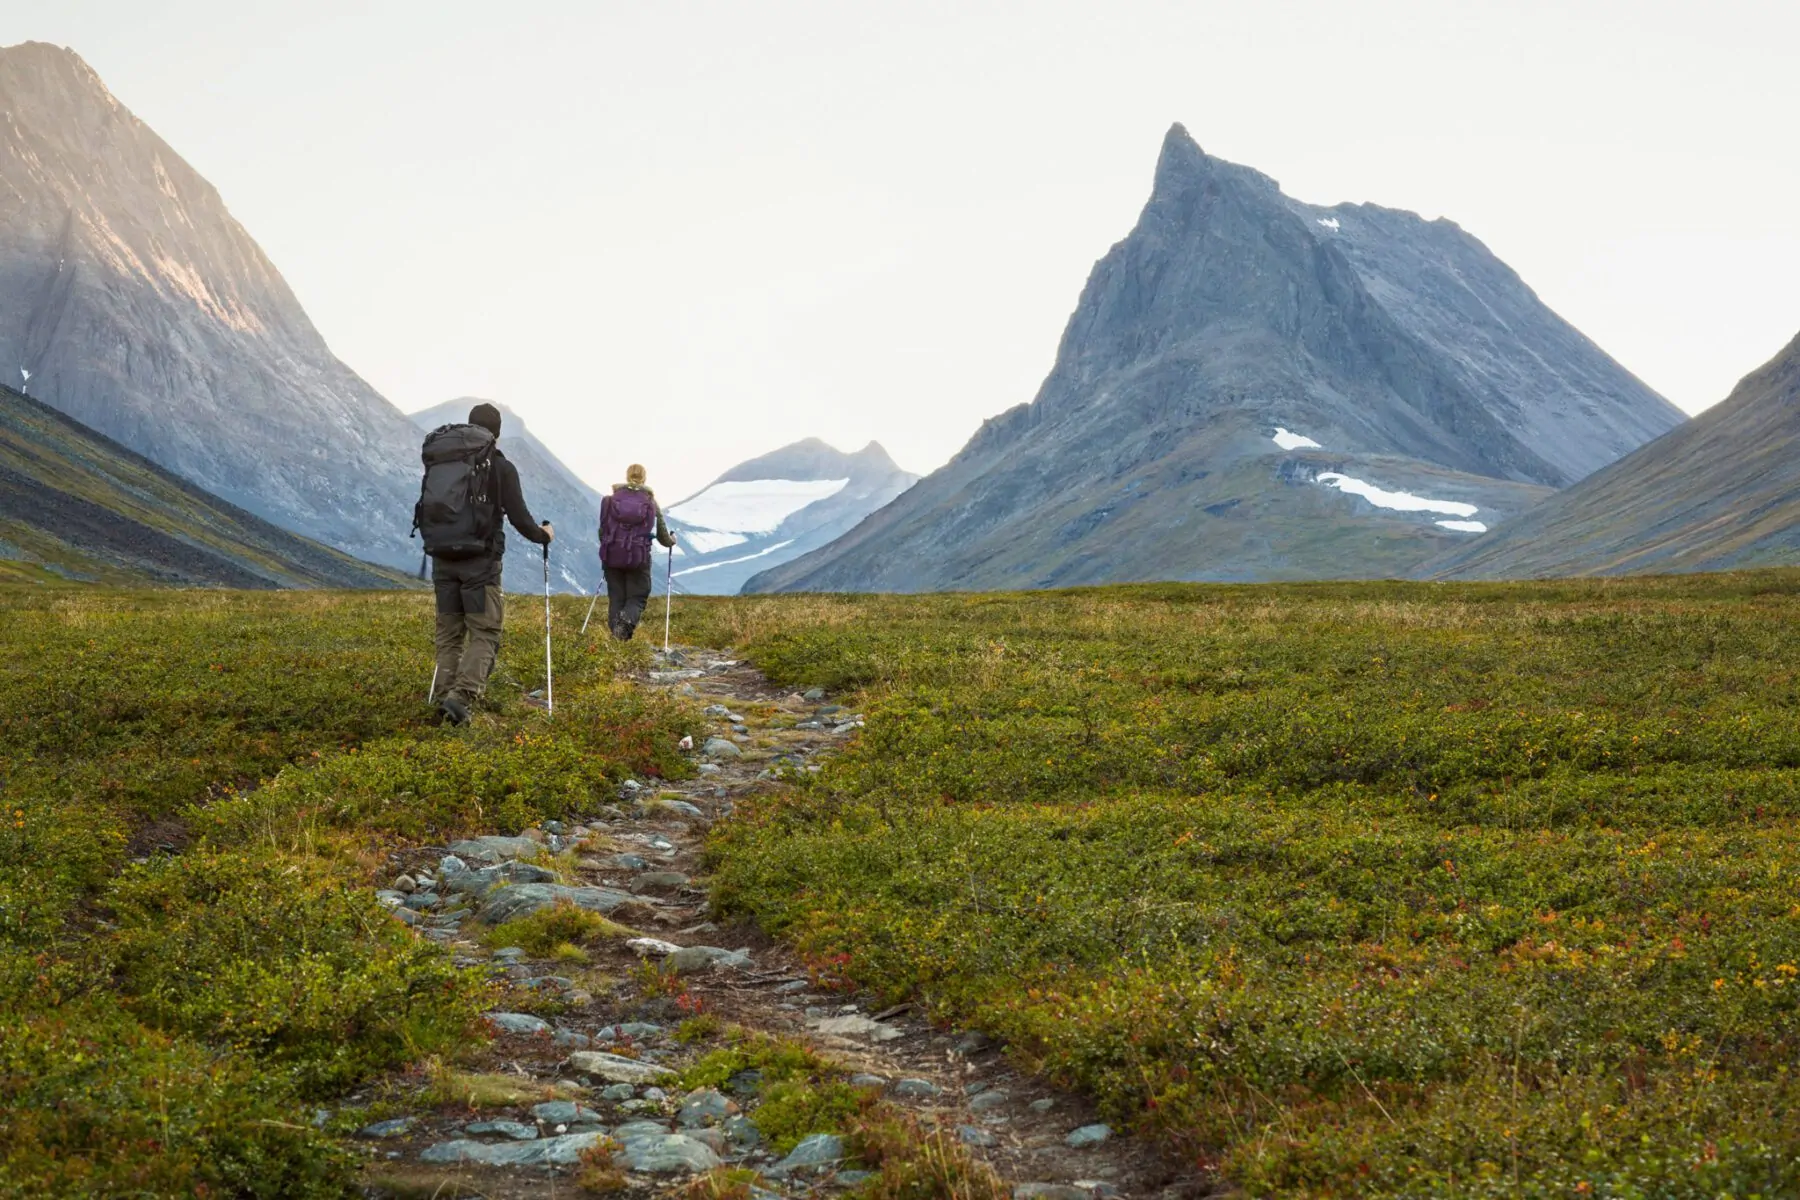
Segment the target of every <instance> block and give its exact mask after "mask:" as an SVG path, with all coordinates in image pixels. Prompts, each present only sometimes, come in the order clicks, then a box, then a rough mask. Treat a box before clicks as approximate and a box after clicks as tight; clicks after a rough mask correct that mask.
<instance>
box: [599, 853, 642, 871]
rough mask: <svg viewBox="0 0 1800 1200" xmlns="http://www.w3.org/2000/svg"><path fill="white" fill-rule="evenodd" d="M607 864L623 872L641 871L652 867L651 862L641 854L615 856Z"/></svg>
mask: <svg viewBox="0 0 1800 1200" xmlns="http://www.w3.org/2000/svg"><path fill="white" fill-rule="evenodd" d="M607 862H608V863H610V864H611V865H612V866H615V867H617V868H618V869H619V870H621V871H641V870H643V869H644V868H645V867H647V866H649V865H650V860H649V859H647V858H645V857H644V856H643V855H641V854H615V855H613V856H612V857H611V858H609V859H607Z"/></svg>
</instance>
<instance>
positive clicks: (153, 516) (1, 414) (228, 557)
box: [0, 388, 409, 588]
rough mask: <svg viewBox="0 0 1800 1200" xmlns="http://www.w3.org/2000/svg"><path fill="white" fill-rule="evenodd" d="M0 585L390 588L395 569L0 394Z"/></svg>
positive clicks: (21, 398)
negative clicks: (303, 533)
mask: <svg viewBox="0 0 1800 1200" xmlns="http://www.w3.org/2000/svg"><path fill="white" fill-rule="evenodd" d="M0 580H9V581H21V580H25V581H39V582H51V581H56V580H93V581H98V582H104V583H116V584H178V585H182V586H217V587H234V588H311V587H330V588H391V587H401V586H407V585H408V584H409V581H408V580H407V579H406V578H405V577H404V576H403V575H401V574H400V573H399V572H396V571H391V570H387V569H385V568H382V567H377V566H374V565H372V564H370V563H365V562H358V561H357V560H356V559H353V558H351V557H349V556H348V555H345V554H342V553H340V552H339V551H336V550H333V549H331V548H330V547H327V546H322V545H320V544H319V543H317V542H314V541H310V540H308V539H306V538H303V537H299V536H297V535H295V534H292V533H289V532H287V531H286V530H284V529H280V528H277V527H276V526H274V525H272V524H270V523H269V522H267V521H264V520H262V519H261V518H259V517H256V516H253V515H251V514H250V513H248V512H245V511H244V510H243V509H241V508H238V507H236V506H235V505H231V504H227V503H225V502H224V501H222V500H220V499H218V498H217V497H216V496H209V495H207V494H206V493H205V492H203V491H201V490H200V489H199V488H197V487H195V486H194V485H193V484H191V483H188V482H187V481H185V480H183V479H181V478H180V477H178V476H176V475H174V474H172V473H171V472H169V471H165V470H163V469H162V468H161V467H159V466H157V465H156V464H155V463H153V462H151V461H150V460H149V459H147V458H144V457H143V456H142V455H139V454H135V453H133V452H132V451H130V450H128V449H126V448H125V447H124V446H121V445H120V444H119V443H117V442H115V441H113V440H112V439H110V438H107V437H104V436H102V435H101V434H98V433H95V432H94V431H93V430H91V429H87V428H85V427H83V426H82V425H80V424H78V423H77V422H75V421H73V420H71V419H69V418H68V417H65V416H63V415H62V414H61V413H59V412H56V411H55V410H54V409H51V408H49V407H47V406H45V405H42V404H39V403H38V402H37V401H35V400H32V399H30V398H29V397H27V396H25V395H23V394H21V393H19V392H16V391H14V390H13V389H11V388H0Z"/></svg>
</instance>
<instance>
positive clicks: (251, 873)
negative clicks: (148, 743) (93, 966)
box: [109, 851, 486, 1094]
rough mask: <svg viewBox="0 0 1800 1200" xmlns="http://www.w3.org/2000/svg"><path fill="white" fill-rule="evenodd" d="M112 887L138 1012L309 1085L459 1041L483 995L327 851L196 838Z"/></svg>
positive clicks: (333, 1082)
mask: <svg viewBox="0 0 1800 1200" xmlns="http://www.w3.org/2000/svg"><path fill="white" fill-rule="evenodd" d="M109 901H110V904H111V905H112V908H113V911H114V913H115V915H116V920H117V922H118V935H117V937H118V945H117V956H118V957H117V962H118V969H119V979H120V986H121V992H122V994H123V996H124V997H125V998H126V1003H128V1004H129V1005H130V1006H131V1008H132V1009H133V1010H134V1011H135V1012H137V1013H138V1014H139V1015H140V1016H141V1017H142V1018H143V1019H144V1020H145V1021H146V1022H148V1023H150V1024H152V1025H155V1026H157V1027H158V1028H162V1029H166V1030H170V1031H181V1032H185V1033H189V1034H192V1035H195V1036H201V1037H206V1038H210V1039H214V1040H217V1041H220V1042H223V1043H225V1044H227V1045H230V1046H232V1047H233V1048H235V1049H238V1050H241V1051H244V1052H247V1053H249V1054H252V1055H254V1056H255V1057H256V1058H257V1059H259V1060H261V1061H262V1062H264V1063H266V1064H268V1065H269V1066H270V1067H273V1068H279V1069H280V1070H282V1071H285V1072H289V1073H291V1074H292V1076H293V1078H294V1080H295V1082H296V1084H297V1086H299V1087H300V1088H301V1089H302V1091H303V1092H304V1093H311V1094H321V1093H324V1092H327V1091H329V1090H330V1089H331V1088H333V1087H338V1086H343V1085H345V1084H348V1083H352V1082H355V1081H357V1080H359V1079H362V1078H364V1077H366V1076H367V1075H369V1074H370V1073H371V1072H374V1071H377V1070H380V1069H383V1068H386V1067H390V1066H394V1065H396V1064H399V1063H402V1062H405V1061H408V1060H409V1059H411V1058H415V1057H417V1056H419V1055H421V1054H424V1053H430V1052H433V1051H436V1050H439V1049H441V1048H445V1047H448V1046H451V1045H454V1044H456V1043H458V1042H460V1041H461V1040H463V1039H464V1038H465V1037H467V1036H468V1035H469V1033H470V1031H471V1030H472V1029H473V1027H474V1020H475V1017H476V1016H477V1015H478V1014H479V1012H480V1011H481V1009H482V1007H483V1003H484V1001H485V998H486V997H485V993H484V991H483V989H482V988H481V987H480V986H479V985H477V984H476V983H475V981H474V977H473V976H472V975H469V974H467V973H464V972H460V971H458V970H456V969H455V968H453V967H452V966H451V965H450V961H449V958H448V956H447V955H446V954H445V953H444V952H443V951H442V950H441V949H439V948H438V947H437V946H435V945H433V944H431V943H429V942H423V941H420V940H419V939H417V938H415V937H413V936H412V935H411V934H410V933H409V932H407V931H406V929H405V928H404V927H402V926H401V925H400V924H399V923H398V922H397V921H395V920H394V919H393V918H392V917H391V916H389V915H388V914H387V913H385V912H384V911H383V910H382V909H381V907H380V905H378V904H377V903H376V902H375V900H374V898H373V896H372V895H370V894H369V893H368V892H367V891H365V890H362V889H358V888H356V887H355V886H354V884H353V882H352V880H350V879H349V878H347V877H346V876H345V874H344V873H343V871H342V870H341V869H336V868H333V867H332V866H330V865H329V864H327V863H325V862H324V861H322V860H319V859H309V858H303V857H290V856H286V855H278V854H271V853H267V852H259V851H248V852H217V851H193V852H190V853H188V854H184V855H180V856H177V857H175V858H171V859H169V860H167V861H165V862H161V863H156V864H153V865H149V866H145V867H140V868H135V869H133V870H131V871H129V872H127V873H126V875H125V876H124V877H123V878H122V879H121V880H120V881H119V884H118V886H117V887H116V888H115V889H114V890H113V892H112V893H111V895H110V897H109Z"/></svg>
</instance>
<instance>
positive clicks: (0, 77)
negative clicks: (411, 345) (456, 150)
mask: <svg viewBox="0 0 1800 1200" xmlns="http://www.w3.org/2000/svg"><path fill="white" fill-rule="evenodd" d="M0 113H3V115H0V296H4V297H6V302H5V303H4V304H3V305H0V377H5V378H6V379H7V380H8V381H9V382H11V383H12V384H14V385H15V386H19V387H22V388H23V389H24V390H26V391H28V392H29V394H30V395H32V396H33V397H35V398H37V399H39V400H41V401H43V402H44V403H46V404H49V405H50V406H51V407H53V408H56V409H58V410H60V411H61V412H64V413H66V414H68V415H69V416H71V417H73V418H74V419H76V420H77V421H79V422H81V423H82V424H84V425H87V426H89V427H91V428H93V429H96V430H98V431H100V432H101V433H103V434H105V435H106V436H108V437H111V438H114V439H116V440H117V441H119V442H121V443H123V444H124V445H126V446H128V447H130V448H131V449H132V450H135V451H138V452H140V453H142V454H144V455H145V456H147V457H148V458H150V459H152V460H153V461H155V462H156V463H158V464H160V465H162V466H164V467H166V468H168V469H169V470H172V471H174V472H176V473H177V474H179V475H181V476H182V477H184V478H186V479H188V480H190V481H191V482H193V483H195V484H196V485H198V486H199V487H201V488H203V489H205V490H206V491H208V492H210V493H213V494H215V495H217V496H220V497H222V498H224V499H226V500H228V501H230V502H232V503H234V504H237V505H240V506H242V507H244V508H246V509H248V510H250V511H251V512H253V513H255V514H257V515H258V516H261V517H264V518H266V519H268V520H271V521H274V522H276V523H277V524H279V525H282V526H284V527H286V528H288V529H292V530H296V531H298V532H301V533H304V534H306V535H308V536H312V537H316V538H319V539H320V540H322V541H325V542H328V543H330V544H332V545H334V546H338V547H340V548H342V549H345V550H348V551H351V552H352V553H355V554H357V555H358V556H360V557H364V558H368V559H372V560H375V561H380V562H386V563H390V564H395V565H405V564H406V563H407V561H408V559H409V558H412V560H413V563H414V565H416V550H414V548H413V547H414V546H416V543H414V544H412V545H409V544H408V541H407V530H408V528H409V526H410V524H411V514H412V501H413V499H414V496H415V495H416V489H417V480H418V475H419V467H418V458H417V454H418V438H417V436H416V433H415V430H414V428H413V426H412V424H411V423H410V422H409V421H408V420H407V419H406V417H405V416H404V415H403V414H402V413H400V412H399V411H398V410H397V409H395V408H394V407H393V406H392V405H390V404H388V403H387V401H385V400H383V399H382V397H381V396H380V395H378V394H377V393H376V392H375V390H374V389H373V388H371V387H369V385H368V384H367V383H365V382H363V380H361V379H360V378H358V377H357V375H356V374H355V373H354V372H353V371H351V370H350V369H349V368H348V367H346V366H345V365H344V364H343V363H341V362H339V361H338V360H337V358H336V357H335V356H333V355H332V353H331V351H330V349H329V348H328V347H327V346H326V345H325V342H324V340H323V339H322V338H321V337H320V336H319V333H318V331H317V330H316V329H314V328H313V325H312V323H311V322H310V321H309V320H308V319H307V316H306V313H305V312H304V311H303V310H302V309H301V307H300V304H299V301H298V300H297V299H296V298H295V297H294V294H293V292H292V291H291V290H290V289H289V288H288V286H287V284H286V283H285V282H284V281H283V280H282V278H281V275H280V273H279V272H277V271H276V269H275V267H274V266H273V264H271V263H270V262H269V260H268V258H267V257H266V256H265V255H264V254H263V252H262V251H261V249H259V248H258V247H257V245H256V243H255V242H254V241H253V240H252V239H251V237H250V235H249V234H248V233H246V232H245V230H244V229H243V227H242V226H241V225H239V224H238V222H237V221H236V220H234V219H233V218H232V216H231V214H230V212H228V211H227V209H226V207H225V204H224V202H223V200H221V198H220V196H219V194H218V192H217V191H216V190H215V189H214V188H213V187H212V185H211V184H209V183H207V182H206V180H204V179H202V178H201V177H200V176H199V174H197V173H196V172H195V171H194V169H193V168H192V167H190V166H189V165H188V164H187V163H186V162H184V161H183V160H182V158H181V156H180V155H178V154H176V153H175V152H174V151H173V150H172V149H171V148H170V147H169V146H168V145H167V144H166V143H165V142H163V140H162V139H161V138H159V137H158V136H157V135H156V134H155V133H154V132H152V131H151V130H150V128H149V127H148V126H146V125H145V124H144V123H143V122H142V121H140V120H138V119H137V118H136V117H135V116H133V115H132V114H131V112H130V111H129V110H127V109H126V108H125V107H124V106H123V105H122V104H120V103H119V102H118V101H117V100H116V99H114V98H113V96H112V95H111V94H110V93H109V92H108V91H107V89H106V87H105V86H104V85H103V84H102V83H101V81H100V79H99V77H98V76H97V75H95V73H94V72H93V71H92V70H91V69H90V68H89V67H88V65H87V64H86V63H85V62H83V61H82V60H81V59H80V57H78V56H77V55H76V54H75V53H74V52H72V51H69V50H64V49H58V48H56V47H54V46H48V45H44V44H41V43H34V42H27V43H25V44H22V45H18V46H12V47H8V48H5V49H0Z"/></svg>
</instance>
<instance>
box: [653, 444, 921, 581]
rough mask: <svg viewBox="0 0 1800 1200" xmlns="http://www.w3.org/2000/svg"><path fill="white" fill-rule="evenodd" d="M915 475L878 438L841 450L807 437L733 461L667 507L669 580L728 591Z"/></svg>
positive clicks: (887, 497) (880, 501) (863, 512)
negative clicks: (671, 548)
mask: <svg viewBox="0 0 1800 1200" xmlns="http://www.w3.org/2000/svg"><path fill="white" fill-rule="evenodd" d="M918 478H919V477H918V476H917V475H914V474H912V473H910V472H908V471H903V470H901V469H900V468H899V467H898V466H897V465H895V463H894V460H893V459H892V458H890V457H888V452H887V451H886V450H884V449H882V447H881V445H880V444H879V443H877V442H870V443H869V444H868V445H867V446H864V447H863V448H862V449H861V450H858V451H857V452H856V453H854V454H846V453H844V452H843V451H841V450H838V449H835V448H834V447H832V446H828V445H826V444H825V443H824V442H822V441H820V440H819V439H817V438H808V439H806V440H805V441H800V442H795V443H793V444H792V445H788V446H783V447H782V448H781V449H779V450H776V451H773V452H771V453H769V454H765V455H763V456H761V457H760V458H753V459H751V460H750V461H748V462H745V463H740V464H738V465H737V466H735V467H733V468H732V469H731V470H729V471H727V472H725V473H724V474H723V475H721V476H719V477H718V478H717V479H715V480H714V481H713V482H712V483H710V484H708V485H707V486H706V487H705V488H704V489H703V490H702V491H700V492H699V493H697V494H696V495H693V496H690V497H688V498H687V499H686V500H683V501H681V502H679V503H677V504H671V505H669V506H668V512H667V516H668V520H669V523H670V526H671V527H672V528H673V529H674V530H675V531H676V534H677V537H678V540H679V541H680V543H681V545H680V548H679V549H678V550H677V551H676V558H675V582H676V585H677V586H678V587H680V588H682V589H684V590H686V591H690V592H698V593H705V594H708V595H735V594H736V593H737V591H738V589H739V588H741V587H742V586H743V585H744V582H745V580H747V579H749V578H750V577H751V576H752V575H754V574H756V573H757V572H758V571H763V570H767V569H768V568H770V567H776V566H779V565H781V564H782V563H785V562H787V561H788V560H790V559H793V558H796V557H798V556H800V555H802V554H805V553H807V552H808V551H811V550H816V549H818V548H819V547H821V546H824V545H827V544H828V543H830V542H831V541H832V540H833V539H835V538H837V537H840V536H842V535H843V534H845V533H847V532H848V531H850V530H851V529H853V528H855V527H856V525H857V524H858V523H859V522H860V521H862V520H863V519H864V518H865V517H867V516H868V515H869V514H870V513H873V512H875V511H876V510H878V509H880V508H881V507H882V506H883V505H885V504H887V503H889V502H890V501H892V500H893V499H894V498H895V497H897V496H899V495H900V494H901V493H903V492H905V491H906V489H907V488H910V487H911V486H912V485H913V484H914V483H916V482H918Z"/></svg>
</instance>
